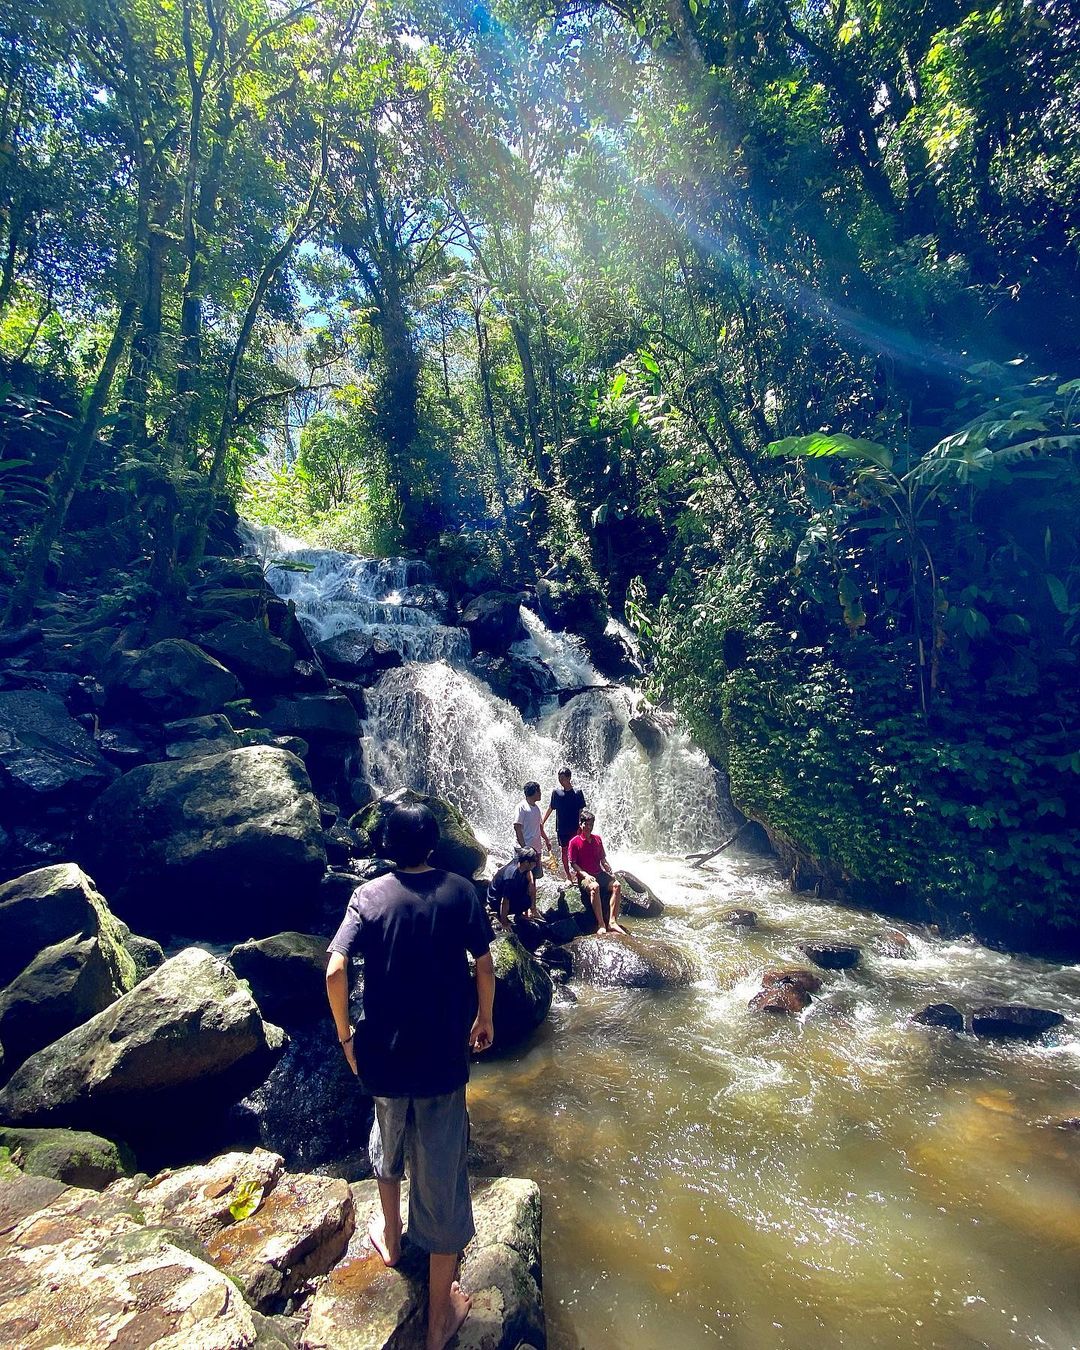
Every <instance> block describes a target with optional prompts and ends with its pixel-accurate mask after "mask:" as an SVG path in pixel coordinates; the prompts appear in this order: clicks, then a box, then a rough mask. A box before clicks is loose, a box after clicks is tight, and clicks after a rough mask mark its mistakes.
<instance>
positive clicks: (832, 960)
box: [799, 941, 860, 970]
mask: <svg viewBox="0 0 1080 1350" xmlns="http://www.w3.org/2000/svg"><path fill="white" fill-rule="evenodd" d="M799 949H800V951H802V952H804V953H805V954H806V955H807V956H808V957H809V958H810V960H811V961H813V963H814V965H815V966H820V967H821V968H822V970H850V969H851V968H852V966H857V965H858V964H859V956H860V949H859V948H858V947H856V946H854V945H853V944H852V943H850V942H825V941H822V942H800V943H799Z"/></svg>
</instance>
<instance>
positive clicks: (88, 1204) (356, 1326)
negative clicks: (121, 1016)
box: [0, 1149, 546, 1350]
mask: <svg viewBox="0 0 1080 1350" xmlns="http://www.w3.org/2000/svg"><path fill="white" fill-rule="evenodd" d="M406 1197H407V1187H406ZM473 1205H474V1211H475V1215H476V1229H477V1232H476V1237H475V1238H474V1239H473V1240H472V1242H470V1243H469V1246H468V1247H467V1248H466V1250H465V1254H464V1259H463V1262H462V1270H461V1280H462V1284H463V1285H464V1287H465V1288H466V1289H468V1290H469V1292H470V1293H472V1295H473V1306H472V1311H471V1313H470V1316H469V1319H468V1321H467V1322H466V1324H465V1326H464V1328H463V1329H462V1331H461V1333H459V1336H458V1338H457V1340H456V1342H455V1345H456V1347H457V1348H458V1350H516V1347H518V1346H520V1345H522V1344H526V1345H531V1346H533V1347H536V1348H537V1350H542V1347H543V1346H544V1345H545V1344H546V1336H545V1328H544V1306H543V1296H542V1293H541V1289H542V1277H541V1265H540V1192H539V1189H538V1187H537V1186H536V1184H535V1183H534V1182H532V1181H525V1180H521V1179H516V1178H505V1177H504V1178H500V1179H498V1180H495V1181H480V1182H477V1183H476V1184H475V1187H474V1193H473ZM377 1212H378V1188H377V1185H376V1183H375V1182H374V1181H368V1182H360V1183H356V1184H354V1185H351V1186H350V1185H349V1184H348V1183H347V1182H344V1181H339V1180H336V1179H334V1178H329V1177H320V1176H312V1175H306V1174H302V1173H289V1172H286V1171H284V1170H283V1163H282V1159H281V1158H280V1157H279V1156H278V1155H277V1154H274V1153H269V1152H267V1151H266V1150H263V1149H255V1150H253V1151H252V1152H250V1153H242V1152H238V1153H230V1154H223V1155H221V1156H220V1157H217V1158H214V1159H212V1160H211V1161H210V1162H209V1163H207V1164H205V1165H200V1166H196V1167H186V1168H182V1169H179V1170H176V1171H173V1170H168V1171H165V1172H162V1173H160V1174H159V1175H158V1176H156V1177H153V1178H148V1177H146V1176H145V1175H144V1176H137V1177H126V1178H122V1179H121V1180H119V1181H116V1182H114V1183H113V1184H112V1185H111V1186H109V1187H108V1188H107V1189H106V1190H104V1191H102V1192H98V1191H94V1190H88V1189H84V1188H81V1187H78V1186H67V1185H65V1184H64V1183H63V1182H60V1181H56V1180H53V1179H52V1178H47V1177H39V1176H31V1175H28V1174H22V1173H19V1172H16V1171H14V1169H9V1170H8V1171H7V1172H6V1173H5V1174H4V1175H3V1176H2V1177H0V1345H29V1344H33V1345H41V1346H46V1345H64V1346H75V1345H77V1346H79V1347H80V1350H99V1348H100V1350H104V1348H105V1347H106V1346H111V1347H115V1346H119V1345H123V1346H125V1347H129V1348H130V1350H151V1347H158V1350H190V1348H191V1347H198V1350H246V1347H249V1346H250V1347H262V1348H263V1350H285V1348H286V1347H288V1350H322V1347H326V1348H327V1350H329V1348H330V1347H333V1350H384V1347H391V1346H392V1347H394V1350H410V1347H414V1346H415V1347H421V1346H422V1345H423V1338H424V1315H425V1309H426V1275H427V1260H426V1256H425V1254H424V1253H423V1252H421V1251H419V1250H418V1249H416V1248H414V1247H410V1246H409V1244H408V1237H407V1235H406V1245H405V1252H404V1255H403V1258H402V1262H401V1265H400V1266H399V1267H398V1268H397V1269H395V1270H388V1269H387V1268H386V1267H385V1266H384V1265H383V1264H382V1261H381V1260H380V1259H379V1257H378V1256H377V1255H376V1254H375V1252H374V1251H373V1250H372V1249H371V1248H370V1246H369V1245H368V1243H367V1229H368V1223H369V1221H370V1220H371V1219H372V1218H373V1217H374V1216H375V1214H376V1213H377Z"/></svg>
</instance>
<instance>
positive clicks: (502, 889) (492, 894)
mask: <svg viewBox="0 0 1080 1350" xmlns="http://www.w3.org/2000/svg"><path fill="white" fill-rule="evenodd" d="M503 900H509V902H510V905H509V909H510V913H511V914H524V913H525V911H526V910H527V909H528V908H529V906H530V905H531V904H532V901H531V900H530V899H529V873H528V872H523V871H522V870H521V868H520V867H518V865H517V863H516V862H509V863H507V864H506V866H505V867H501V868H500V869H499V870H498V871H497V872H496V873H495V875H494V877H492V879H491V884H490V885H489V886H488V893H487V902H488V904H489V905H490V906H491V908H492V909H493V910H494V911H495V913H496V914H498V912H499V907H500V905H501V903H502V901H503Z"/></svg>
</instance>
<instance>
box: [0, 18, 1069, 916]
mask: <svg viewBox="0 0 1080 1350" xmlns="http://www.w3.org/2000/svg"><path fill="white" fill-rule="evenodd" d="M1078 58H1080V16H1078V14H1077V12H1076V9H1075V6H1073V5H1071V4H1069V3H1067V2H1066V0H1042V3H1023V4H1021V3H1000V4H994V5H989V4H983V3H963V2H962V0H949V2H948V3H941V2H940V0H882V3H879V4H874V5H869V4H864V3H861V0H760V2H756V0H755V2H753V3H744V2H743V0H663V3H660V0H640V2H638V0H626V2H625V3H623V2H619V3H599V2H587V3H567V4H561V5H554V6H552V5H535V4H526V3H518V2H517V0H512V2H510V3H505V4H493V5H490V6H485V5H483V4H475V5H473V4H469V5H461V4H456V3H450V4H447V5H445V6H444V5H433V4H429V3H427V0H415V3H400V4H396V3H386V2H385V0H372V2H370V3H361V4H353V3H346V2H345V0H304V2H302V3H297V4H289V3H278V2H277V0H275V3H265V2H264V0H58V2H55V0H50V3H48V4H44V3H40V0H31V2H30V3H25V2H24V3H19V4H17V5H16V4H13V3H11V0H4V4H3V5H2V7H0V362H2V366H3V378H4V387H3V390H2V393H3V396H4V397H3V404H2V408H0V414H2V416H0V513H2V514H3V517H4V522H3V523H4V526H5V530H4V540H3V543H2V544H0V580H2V582H3V584H4V587H5V589H6V590H8V591H9V592H10V597H9V603H8V606H7V621H8V623H9V624H16V623H19V622H22V621H24V620H25V619H27V618H28V617H30V616H31V615H32V614H33V613H34V610H35V606H36V605H39V604H40V603H42V601H43V599H44V598H45V597H46V596H47V594H48V591H49V588H53V587H60V588H74V587H79V586H86V585H96V586H98V588H99V589H100V588H101V587H106V588H107V587H109V586H112V585H114V584H115V585H118V586H119V585H121V584H122V585H123V586H125V587H127V592H126V593H127V594H128V596H129V599H130V603H131V604H132V605H133V606H135V607H136V609H137V608H138V607H139V606H140V605H141V606H142V607H143V609H144V610H145V611H147V612H149V611H151V610H153V609H154V608H155V606H159V605H165V606H167V603H168V599H169V597H170V596H175V595H177V594H179V593H180V592H181V591H182V590H183V588H184V587H185V586H186V584H187V582H188V580H189V579H190V578H191V576H192V575H193V573H194V569H195V568H197V566H198V563H199V561H200V559H201V557H202V555H203V553H204V551H205V550H206V547H207V542H208V539H210V538H212V536H213V533H214V531H215V529H216V528H218V524H219V522H220V520H221V519H222V518H223V513H224V514H225V515H227V513H228V511H229V510H230V509H231V507H235V508H236V509H239V511H240V513H241V514H242V515H244V516H246V517H248V518H249V519H253V520H256V521H261V522H264V523H271V524H276V525H279V526H281V527H283V528H285V529H286V530H289V531H292V532H295V533H300V534H302V535H304V536H305V537H307V538H310V539H312V540H314V541H320V542H323V543H326V544H329V545H332V546H335V547H341V548H348V549H355V550H359V551H367V552H373V553H378V554H384V555H386V554H391V553H395V552H411V553H424V552H426V553H428V554H429V555H430V556H431V557H433V558H435V559H437V560H438V562H439V565H440V569H441V572H442V575H444V576H446V577H447V578H448V579H449V580H450V582H451V585H452V587H457V588H458V589H459V590H460V591H461V592H462V593H465V592H467V591H468V590H469V589H472V590H475V589H477V588H478V587H480V586H481V585H483V584H484V581H483V578H485V577H486V578H487V579H488V583H487V584H490V585H496V584H499V585H503V586H506V587H513V586H517V585H522V584H525V585H528V584H531V583H533V582H535V580H536V578H537V577H544V578H545V580H546V583H547V595H548V601H549V606H550V608H551V612H552V614H553V615H554V616H555V617H556V618H558V619H560V621H564V622H567V623H570V624H574V625H576V626H577V627H579V628H580V629H582V630H583V631H585V633H586V635H588V634H589V633H590V632H596V631H600V632H602V629H603V620H604V618H606V616H607V614H608V613H609V612H611V613H613V614H614V615H615V616H616V617H618V618H625V619H627V620H628V621H629V622H630V624H631V625H632V626H633V627H634V628H635V629H636V631H637V633H638V635H639V638H640V640H641V643H642V645H643V650H644V652H645V654H646V656H647V658H648V665H649V671H650V675H649V679H650V688H651V692H652V694H653V696H654V697H655V698H657V699H660V700H664V701H666V702H668V703H671V704H673V705H674V706H676V707H678V708H679V709H680V710H681V711H682V712H683V713H684V714H685V716H686V717H687V718H688V719H689V721H690V724H691V726H692V727H693V729H694V731H695V733H696V734H697V736H698V738H699V739H700V741H701V742H702V744H703V745H704V746H705V747H706V748H707V749H708V750H709V751H710V753H712V754H713V755H714V756H715V757H716V759H717V760H718V762H719V763H721V764H722V765H724V766H725V768H726V769H727V771H728V773H729V774H730V781H731V785H732V792H733V795H734V798H735V801H736V803H737V804H738V805H739V806H740V807H741V808H742V809H743V810H744V811H746V812H748V813H749V814H751V815H753V816H754V817H755V818H757V819H759V820H762V821H763V822H765V823H766V824H767V826H768V828H769V829H770V832H771V833H772V835H773V837H774V841H775V842H777V843H778V844H779V845H780V846H781V848H782V849H785V850H787V851H788V853H789V854H790V856H791V858H792V859H793V860H794V863H795V864H796V865H802V864H804V863H805V864H808V865H809V864H812V866H813V868H814V869H815V871H816V872H817V873H818V874H819V875H820V876H821V877H822V878H823V879H824V880H825V881H827V882H828V883H829V884H831V885H837V886H840V887H842V888H845V889H846V890H848V891H849V892H850V893H852V894H855V895H857V896H867V897H871V898H876V899H880V898H881V897H886V898H889V900H890V902H891V903H895V904H898V905H901V906H903V905H911V906H915V907H921V908H919V912H920V913H922V912H935V913H936V912H939V911H940V912H941V913H943V914H946V915H950V916H962V915H967V916H970V921H971V922H975V923H981V924H983V925H989V926H990V927H991V928H993V927H994V925H999V926H1002V925H1003V926H1009V925H1011V926H1012V928H1013V929H1015V930H1016V931H1021V930H1023V931H1028V930H1040V931H1041V930H1043V929H1045V928H1046V926H1047V925H1050V926H1056V927H1058V928H1063V929H1070V928H1075V926H1076V925H1077V923H1078V920H1080V915H1078V912H1077V907H1076V901H1075V896H1076V893H1077V883H1078V881H1080V846H1078V844H1077V834H1076V816H1077V805H1078V792H1077V785H1078V783H1080V743H1078V742H1077V739H1076V727H1077V725H1078V723H1077V716H1076V714H1077V702H1078V694H1077V690H1078V686H1080V679H1078V670H1077V648H1078V628H1080V548H1078V536H1077V527H1076V522H1077V519H1078V514H1080V512H1078V508H1080V490H1078V489H1080V473H1078V457H1077V451H1078V449H1080V379H1078V378H1077V377H1078V376H1080V351H1078V347H1080V330H1078V329H1077V326H1076V323H1075V313H1076V307H1077V301H1078V289H1080V287H1078V277H1080V269H1078V263H1080V257H1078V251H1080V125H1078V124H1080V59H1078ZM230 504H231V506H230ZM129 561H130V562H133V572H132V577H133V579H132V577H129V578H127V579H126V580H124V581H123V583H120V582H118V581H117V580H116V578H115V577H113V576H111V574H110V569H114V568H115V567H116V566H117V564H118V562H121V563H124V564H125V565H126V564H127V563H128V562H129Z"/></svg>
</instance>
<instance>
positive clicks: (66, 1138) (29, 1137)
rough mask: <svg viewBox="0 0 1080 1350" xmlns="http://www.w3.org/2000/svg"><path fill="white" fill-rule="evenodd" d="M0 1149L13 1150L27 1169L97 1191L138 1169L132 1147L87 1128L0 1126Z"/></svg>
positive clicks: (35, 1173) (15, 1156)
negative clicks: (58, 1128)
mask: <svg viewBox="0 0 1080 1350" xmlns="http://www.w3.org/2000/svg"><path fill="white" fill-rule="evenodd" d="M0 1148H7V1149H10V1150H11V1153H12V1156H13V1157H14V1158H15V1159H16V1161H17V1164H18V1166H19V1167H20V1168H22V1170H23V1171H24V1172H30V1173H33V1175H34V1176H39V1177H52V1178H53V1179H54V1180H56V1181H63V1182H66V1183H67V1185H69V1186H84V1187H86V1188H87V1189H88V1190H93V1191H100V1190H104V1189H105V1187H106V1186H108V1185H109V1184H110V1183H111V1182H113V1181H116V1179H117V1178H118V1177H123V1176H128V1175H129V1174H130V1173H132V1172H133V1171H134V1170H135V1159H134V1157H133V1156H132V1153H131V1150H130V1149H128V1148H125V1147H124V1145H123V1144H114V1143H113V1142H112V1140H111V1139H103V1138H102V1137H101V1136H100V1135H97V1134H90V1133H88V1132H87V1131H86V1130H34V1129H19V1128H16V1127H13V1126H0Z"/></svg>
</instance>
